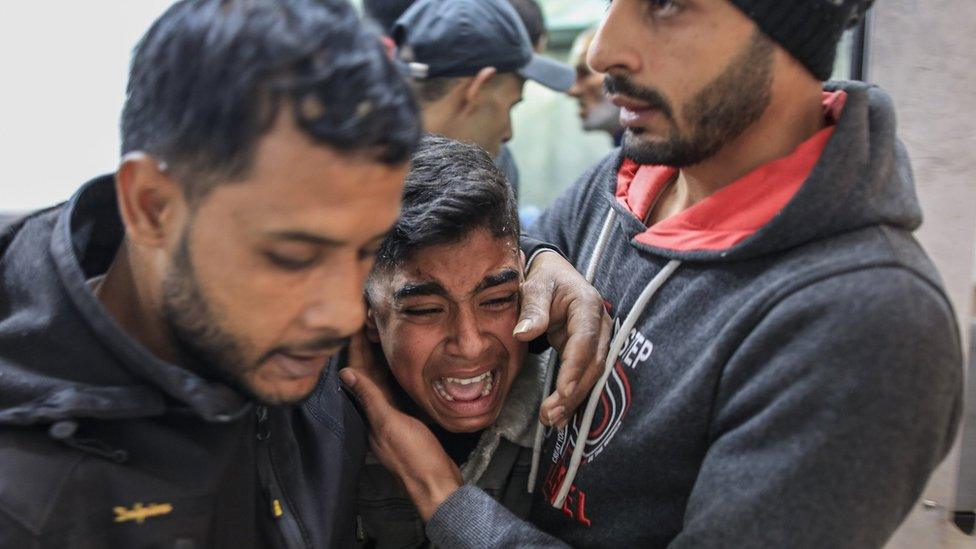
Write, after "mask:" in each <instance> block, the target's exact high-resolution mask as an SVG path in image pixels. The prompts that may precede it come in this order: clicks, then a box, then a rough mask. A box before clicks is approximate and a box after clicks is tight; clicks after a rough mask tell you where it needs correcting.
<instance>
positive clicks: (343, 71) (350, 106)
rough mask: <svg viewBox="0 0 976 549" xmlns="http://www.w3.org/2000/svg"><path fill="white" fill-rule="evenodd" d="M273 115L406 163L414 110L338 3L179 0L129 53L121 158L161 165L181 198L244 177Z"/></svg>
mask: <svg viewBox="0 0 976 549" xmlns="http://www.w3.org/2000/svg"><path fill="white" fill-rule="evenodd" d="M282 108H286V109H290V110H291V114H292V116H293V117H294V121H295V125H296V126H297V127H298V128H299V129H300V130H301V131H302V132H304V133H305V134H307V135H308V136H309V137H311V138H312V139H313V140H315V141H316V142H319V143H322V144H324V145H327V146H329V147H332V148H334V149H336V150H338V151H341V152H348V153H353V152H358V153H363V154H365V155H367V156H368V157H370V158H372V159H375V160H376V161H378V162H382V163H386V164H391V165H392V164H399V163H401V162H405V161H406V160H407V159H409V157H410V155H411V153H412V152H413V150H414V148H415V147H416V144H417V141H418V139H419V137H420V121H419V117H418V110H417V105H416V104H415V102H414V100H413V98H412V97H411V93H410V91H409V90H408V88H407V86H406V84H405V83H404V81H403V79H402V78H401V77H400V75H399V74H398V73H397V70H396V69H395V67H394V65H393V63H392V62H391V60H390V59H389V58H388V57H387V55H386V52H385V50H384V48H383V46H382V44H381V41H380V37H379V36H378V35H377V33H376V32H375V31H374V30H371V29H370V26H369V25H364V24H362V22H361V20H360V19H359V16H358V14H357V13H356V11H355V10H354V9H353V8H352V6H350V5H349V4H348V3H347V2H346V1H344V0H287V1H280V0H279V1H276V0H183V1H181V2H177V3H176V4H174V5H173V6H172V7H170V8H169V9H168V10H167V11H166V13H164V14H163V15H162V16H161V17H160V18H159V19H158V20H156V22H155V23H153V25H152V27H151V28H150V29H149V31H147V32H146V34H145V36H143V38H142V40H141V41H140V42H139V45H138V46H137V47H136V50H135V53H134V55H133V58H132V65H131V68H130V75H129V84H128V90H127V97H126V101H125V107H124V109H123V112H122V153H123V154H126V153H129V152H133V151H142V152H145V153H148V154H150V155H152V156H154V157H156V158H157V159H158V160H160V161H161V162H164V163H165V164H166V166H167V167H168V169H169V170H170V172H171V173H172V174H173V176H174V177H175V178H176V179H177V180H178V181H180V182H181V184H183V185H184V190H185V191H186V192H187V195H188V196H189V197H190V198H191V199H194V198H199V197H200V196H203V195H205V194H206V193H207V192H208V191H209V190H211V189H212V188H213V187H214V186H215V185H217V184H219V183H222V182H226V181H227V180H230V179H232V178H234V177H238V176H241V175H244V174H246V172H247V170H248V169H249V168H250V167H251V163H252V161H253V156H254V149H255V146H256V144H257V141H258V139H259V138H260V137H262V136H263V135H264V134H265V133H267V132H268V131H269V130H270V129H271V127H272V125H273V123H274V121H275V120H276V118H277V117H278V114H279V111H280V110H281V109H282Z"/></svg>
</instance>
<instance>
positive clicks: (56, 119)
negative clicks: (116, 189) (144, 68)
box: [0, 0, 173, 212]
mask: <svg viewBox="0 0 976 549" xmlns="http://www.w3.org/2000/svg"><path fill="white" fill-rule="evenodd" d="M172 2H173V0H85V1H78V0H21V1H12V0H3V1H2V2H0V67H2V71H3V78H2V79H0V212H3V211H19V210H28V209H32V208H38V207H41V206H44V205H48V204H53V203H56V202H59V201H62V200H64V199H66V198H68V197H69V196H70V195H71V193H72V192H74V190H75V189H76V188H77V187H78V186H79V185H81V184H82V183H84V182H85V181H86V180H87V179H89V178H91V177H93V176H95V175H99V174H102V173H105V172H109V171H112V170H114V168H115V165H116V162H117V160H118V148H119V137H118V120H119V113H120V111H121V109H122V101H123V98H124V90H125V80H126V74H127V72H128V63H129V56H130V53H131V51H132V48H133V47H134V46H135V44H136V42H137V41H138V39H139V37H140V36H141V35H142V33H143V32H144V31H145V30H146V29H147V28H148V27H149V24H150V23H151V22H152V21H153V20H154V19H155V18H156V17H157V16H158V15H159V14H160V13H162V12H163V10H165V9H166V7H168V6H169V5H170V4H171V3H172Z"/></svg>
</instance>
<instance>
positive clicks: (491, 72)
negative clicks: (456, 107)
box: [464, 67, 498, 111]
mask: <svg viewBox="0 0 976 549" xmlns="http://www.w3.org/2000/svg"><path fill="white" fill-rule="evenodd" d="M496 74H498V70H497V69H495V67H485V68H483V69H481V70H480V71H478V74H476V75H474V77H473V78H471V80H469V81H468V83H467V85H466V86H465V87H464V110H466V111H471V110H474V109H476V108H477V107H478V106H479V105H480V104H481V101H482V98H483V97H484V94H483V93H482V92H483V91H484V89H485V86H486V85H487V84H488V82H490V81H491V79H492V78H493V77H494V76H495V75H496Z"/></svg>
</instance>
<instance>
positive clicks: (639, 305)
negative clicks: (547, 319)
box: [552, 259, 681, 509]
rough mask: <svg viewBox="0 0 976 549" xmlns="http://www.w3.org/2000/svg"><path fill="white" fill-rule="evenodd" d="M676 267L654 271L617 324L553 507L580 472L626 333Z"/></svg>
mask: <svg viewBox="0 0 976 549" xmlns="http://www.w3.org/2000/svg"><path fill="white" fill-rule="evenodd" d="M679 266H681V261H679V260H677V259H672V260H671V261H669V262H668V264H667V265H665V266H664V268H663V269H661V272H659V273H657V275H655V276H654V278H653V279H651V281H650V283H648V285H647V287H646V288H644V291H643V292H641V294H640V297H638V298H637V302H636V303H634V306H633V307H632V308H631V309H630V312H629V313H627V318H626V319H625V320H624V323H623V324H622V325H621V326H620V330H619V331H617V335H616V336H614V338H613V342H612V343H611V344H610V353H609V354H607V361H606V363H605V364H604V367H603V375H602V376H600V381H598V382H597V384H596V385H595V386H594V387H593V390H592V391H591V392H590V398H589V400H587V402H586V411H585V412H583V419H582V421H581V422H580V427H579V430H578V431H577V435H576V446H575V447H574V448H573V456H572V457H571V458H570V460H569V470H567V471H566V477H565V478H564V479H563V483H562V486H560V487H559V493H558V494H557V495H556V499H555V500H554V501H553V503H552V506H553V507H555V508H557V509H560V508H562V506H563V503H564V502H565V501H566V496H568V495H569V490H570V488H571V487H572V486H573V481H574V480H575V479H576V472H577V471H579V466H580V461H581V460H582V459H583V450H584V449H585V448H586V441H587V439H588V438H589V434H590V427H591V426H592V425H593V416H594V415H595V414H596V405H597V404H599V402H600V395H601V394H602V393H603V389H604V387H606V385H607V379H609V377H610V373H611V372H612V371H613V367H614V365H615V364H616V363H617V355H619V354H620V351H621V349H623V347H624V343H625V342H626V341H627V336H628V334H630V331H631V330H633V329H634V326H635V325H636V324H637V320H638V318H639V317H640V315H641V313H643V312H644V309H646V308H647V304H648V303H650V301H651V298H652V297H654V294H655V293H657V291H658V289H660V288H661V286H663V285H664V283H665V282H667V280H668V278H670V277H671V275H672V274H674V271H675V270H677V269H678V267H679Z"/></svg>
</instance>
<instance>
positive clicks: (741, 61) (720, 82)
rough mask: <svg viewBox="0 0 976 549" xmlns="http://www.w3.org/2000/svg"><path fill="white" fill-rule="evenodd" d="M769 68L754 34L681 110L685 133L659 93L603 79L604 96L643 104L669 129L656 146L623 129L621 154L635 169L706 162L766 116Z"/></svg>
mask: <svg viewBox="0 0 976 549" xmlns="http://www.w3.org/2000/svg"><path fill="white" fill-rule="evenodd" d="M772 65H773V45H772V43H771V42H770V40H769V39H768V38H766V37H765V36H764V35H763V34H761V33H759V32H756V34H755V35H754V36H753V37H752V39H751V40H750V41H749V44H748V45H747V46H746V47H745V48H744V49H743V51H742V52H741V53H739V55H737V56H736V57H735V58H734V59H732V61H731V62H730V63H729V66H728V67H727V68H726V69H725V70H724V71H723V72H722V73H721V74H720V75H718V76H717V77H716V78H715V79H714V80H712V81H711V82H710V83H709V84H707V85H706V86H705V87H704V88H703V89H702V90H701V91H700V92H698V93H697V94H696V95H695V96H694V97H692V98H691V99H690V100H689V101H687V102H686V103H685V104H684V105H683V108H682V109H681V110H682V113H683V117H684V125H685V127H687V128H688V130H687V132H682V131H680V130H679V129H678V125H677V123H676V121H675V115H674V109H673V108H672V107H671V104H670V103H669V102H668V100H667V99H666V98H665V97H664V96H663V95H662V94H661V93H659V92H657V91H656V90H654V89H651V88H644V87H641V86H639V85H637V84H636V83H634V82H633V81H632V80H630V79H629V78H627V77H623V76H611V75H607V77H606V79H605V80H604V85H605V88H606V90H607V93H621V94H623V95H625V96H628V97H630V98H633V99H637V100H639V101H642V102H645V103H647V104H648V105H649V106H650V107H651V108H654V109H657V110H659V111H660V113H661V114H662V115H664V116H665V118H667V119H668V121H669V122H670V125H671V131H670V134H669V135H668V136H667V137H666V138H665V139H664V140H663V141H657V142H648V141H645V140H643V139H641V136H640V134H641V133H643V130H641V129H639V128H638V129H636V130H635V129H633V128H631V129H628V130H627V132H626V134H625V136H624V140H623V146H622V151H621V152H622V153H623V155H624V156H625V157H626V158H629V159H631V160H633V161H635V162H637V163H638V164H655V165H664V166H671V167H675V168H684V167H687V166H693V165H695V164H698V163H700V162H702V161H704V160H707V159H709V158H711V157H712V156H714V155H715V154H716V153H718V152H719V151H720V150H722V149H723V148H724V147H725V146H726V145H728V144H729V143H730V142H732V141H734V140H735V139H736V138H738V137H739V136H740V135H742V132H744V131H745V130H746V129H747V128H748V127H749V126H751V125H752V124H753V123H755V122H756V121H757V120H759V119H760V118H761V117H762V115H763V113H765V112H766V108H767V107H769V103H770V99H771V87H772Z"/></svg>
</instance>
